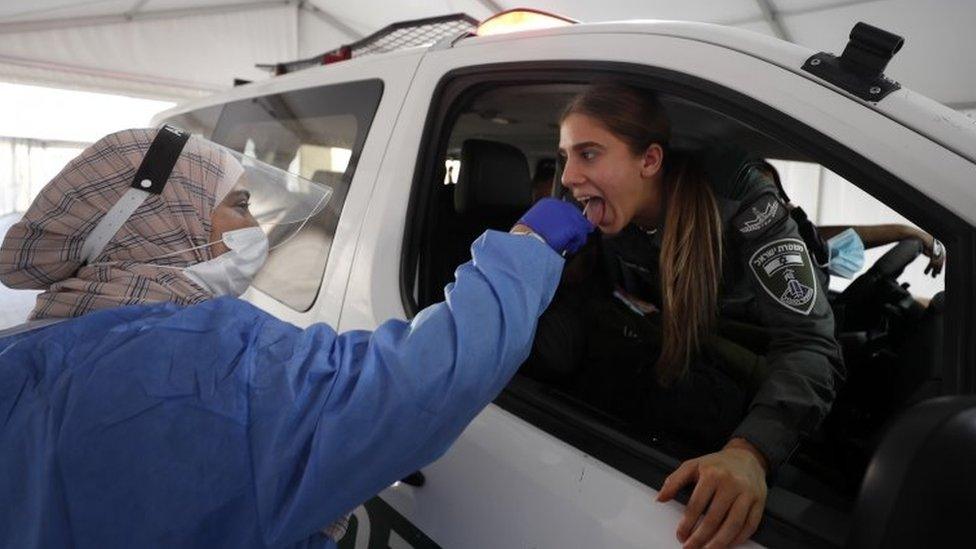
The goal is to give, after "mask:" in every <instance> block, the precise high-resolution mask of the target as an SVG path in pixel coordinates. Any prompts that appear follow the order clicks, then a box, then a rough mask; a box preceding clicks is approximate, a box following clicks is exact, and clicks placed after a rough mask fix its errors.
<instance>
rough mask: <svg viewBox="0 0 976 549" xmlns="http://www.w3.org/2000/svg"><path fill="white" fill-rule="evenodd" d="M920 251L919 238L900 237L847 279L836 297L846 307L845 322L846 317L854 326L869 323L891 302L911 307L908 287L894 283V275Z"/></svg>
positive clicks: (899, 305) (890, 305)
mask: <svg viewBox="0 0 976 549" xmlns="http://www.w3.org/2000/svg"><path fill="white" fill-rule="evenodd" d="M922 251H923V248H922V242H921V241H920V240H918V239H914V238H911V239H907V240H902V241H901V242H899V243H898V244H896V245H895V246H894V247H893V248H891V249H890V250H888V251H887V252H885V254H884V255H883V256H881V258H880V259H878V261H876V262H875V263H874V265H872V266H871V268H870V269H868V270H867V272H865V273H864V274H862V275H861V276H859V277H857V278H856V279H855V280H854V281H853V282H851V284H850V286H848V287H847V289H845V290H844V291H843V293H841V295H840V299H839V301H840V302H841V303H843V304H844V305H845V308H846V314H847V320H845V324H847V323H848V322H847V321H848V320H849V321H850V323H851V324H853V325H854V326H858V327H864V325H872V324H874V320H876V319H878V318H879V317H880V316H881V315H882V314H884V313H885V312H891V311H890V307H892V306H894V307H896V308H900V309H905V310H906V312H908V311H909V310H911V309H913V308H914V305H916V304H915V301H914V299H912V296H911V294H910V293H909V292H908V290H906V289H905V288H902V287H901V286H900V285H899V284H898V277H899V276H901V273H902V272H903V271H904V270H905V267H907V266H908V264H909V263H911V262H912V261H914V260H915V258H917V257H918V256H919V255H921V254H922ZM886 308H887V310H886Z"/></svg>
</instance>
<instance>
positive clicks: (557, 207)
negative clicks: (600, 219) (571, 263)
mask: <svg viewBox="0 0 976 549" xmlns="http://www.w3.org/2000/svg"><path fill="white" fill-rule="evenodd" d="M518 222H519V224H521V225H525V226H526V227H529V228H530V229H532V230H533V231H534V232H535V233H536V234H538V235H539V236H541V237H542V238H543V240H545V241H546V243H547V244H549V246H551V247H552V249H553V250H556V253H558V254H565V253H566V252H569V253H573V252H576V251H577V250H579V249H580V248H581V247H583V244H586V237H587V235H589V234H590V233H591V232H593V229H595V228H596V227H595V226H594V225H593V224H592V223H590V222H589V221H587V219H586V218H585V217H583V214H582V213H581V212H580V211H579V210H578V209H577V208H576V207H575V206H573V205H572V204H569V203H568V202H563V201H562V200H556V199H555V198H543V199H542V200H540V201H538V202H536V203H535V205H534V206H532V207H531V208H530V209H529V211H527V212H525V215H523V216H522V218H521V219H519V221H518Z"/></svg>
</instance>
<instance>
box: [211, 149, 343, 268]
mask: <svg viewBox="0 0 976 549" xmlns="http://www.w3.org/2000/svg"><path fill="white" fill-rule="evenodd" d="M214 146H216V147H219V148H220V149H222V150H223V151H224V152H225V153H226V154H227V155H229V156H230V157H231V158H232V159H233V162H236V163H237V166H235V169H236V168H237V167H238V166H239V170H240V176H239V178H238V179H237V180H236V181H234V182H230V181H228V182H227V183H229V185H228V186H227V188H226V189H218V199H219V200H223V198H224V197H226V195H227V194H230V193H240V192H243V193H246V195H247V203H248V208H247V209H248V211H249V212H250V214H251V216H252V217H253V218H254V220H255V221H256V222H257V224H258V226H259V227H261V229H262V230H263V231H264V233H265V234H266V235H267V237H268V247H269V249H270V250H272V251H273V250H275V249H276V248H279V247H281V246H284V245H285V244H287V243H288V242H289V241H291V240H292V239H293V238H294V237H295V236H296V235H297V234H298V233H299V232H301V231H302V229H304V228H305V227H306V225H308V223H309V220H311V219H312V218H314V217H315V216H316V215H318V214H319V213H321V212H322V211H323V210H324V209H325V207H326V205H327V204H328V203H329V199H330V198H331V197H332V193H333V190H332V188H330V187H328V186H325V185H322V184H320V183H316V182H314V181H309V180H308V179H305V178H303V177H301V176H299V175H296V174H293V173H291V172H287V171H285V170H282V169H280V168H277V167H275V166H272V165H270V164H267V163H265V162H262V161H260V160H257V159H255V158H252V157H249V156H245V155H243V154H241V153H239V152H237V151H234V150H231V149H228V148H226V147H223V146H221V145H214ZM230 175H231V176H232V177H231V178H233V175H234V174H233V173H231V174H230ZM231 178H229V179H231ZM221 194H223V196H220V195H221Z"/></svg>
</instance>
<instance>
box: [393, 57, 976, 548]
mask: <svg viewBox="0 0 976 549" xmlns="http://www.w3.org/2000/svg"><path fill="white" fill-rule="evenodd" d="M601 77H603V78H606V77H613V78H619V79H622V80H626V81H628V82H630V83H633V84H636V85H641V86H646V87H648V88H650V89H654V90H656V91H658V92H661V93H665V94H669V95H675V96H680V97H682V98H685V99H688V100H691V101H694V102H696V103H698V104H700V105H703V106H706V107H709V108H711V109H714V110H716V111H718V112H720V113H722V114H724V115H726V116H729V117H731V118H734V119H736V120H738V121H740V122H742V123H745V124H747V125H750V126H752V127H754V128H761V130H762V132H763V133H765V134H766V135H768V136H770V137H771V138H774V139H777V140H780V141H781V142H782V143H784V144H785V145H787V146H789V147H791V148H793V149H794V150H797V151H800V152H802V153H804V154H806V155H808V156H809V157H811V158H815V159H816V160H817V161H818V162H819V163H820V164H822V165H824V166H825V167H827V168H828V169H830V170H832V171H833V172H834V173H837V174H838V175H840V176H841V177H843V178H845V179H847V180H848V181H851V182H852V183H854V184H855V185H856V186H858V187H859V188H861V189H863V190H864V191H866V192H868V193H869V194H871V195H872V196H874V197H875V198H877V199H878V200H880V201H882V202H884V203H885V204H886V205H888V206H889V207H891V208H892V209H894V210H896V211H897V212H899V213H900V214H901V215H903V216H905V217H906V218H908V219H910V220H911V221H912V222H914V223H916V224H918V225H919V226H921V227H924V228H925V229H926V230H927V231H929V232H930V233H932V234H933V235H935V236H936V237H937V238H939V239H940V240H941V241H942V242H943V243H945V245H946V247H947V249H948V251H949V255H951V257H952V260H951V263H949V264H948V265H947V266H946V267H947V268H946V274H945V276H946V289H947V291H948V290H950V289H951V292H952V296H953V298H954V299H953V300H947V301H946V311H945V314H946V322H945V327H946V329H945V336H944V337H945V346H944V357H943V359H944V360H945V369H944V370H943V394H959V393H971V392H974V389H976V386H974V385H976V374H974V368H972V367H969V368H967V367H965V366H964V365H966V364H976V338H974V337H971V336H972V334H971V333H967V331H966V330H965V328H964V326H974V325H976V284H971V283H968V282H967V281H968V280H971V279H972V275H973V271H974V270H976V269H974V265H976V228H974V227H973V226H971V225H969V224H968V223H967V222H966V221H964V220H963V219H961V218H960V217H958V216H957V215H955V214H954V213H952V212H950V211H948V210H947V209H945V208H944V207H942V206H941V205H939V204H937V203H936V202H934V201H933V200H932V199H930V198H928V197H927V196H925V195H924V194H922V193H921V192H920V191H918V190H917V189H915V188H913V187H911V186H910V185H908V184H906V183H905V182H904V181H901V180H900V179H899V178H898V177H896V176H894V175H893V174H891V173H889V172H887V171H886V170H884V169H882V168H881V167H880V166H878V165H877V164H875V163H874V162H872V161H870V160H868V159H866V158H864V157H863V156H861V155H860V154H858V153H857V152H855V151H853V150H851V149H849V148H848V147H846V146H844V145H843V144H841V143H840V142H838V141H836V140H834V139H832V138H830V137H827V136H826V135H824V134H822V133H821V132H819V131H818V130H816V129H814V128H812V127H810V126H808V125H806V124H805V123H802V122H800V121H798V120H796V119H794V118H792V117H791V116H789V115H788V114H786V113H784V112H782V111H780V110H777V109H776V108H774V107H771V106H769V105H766V104H764V103H762V102H760V101H758V100H756V99H753V98H751V97H749V96H747V95H745V94H742V93H740V92H738V91H735V90H732V89H729V88H727V87H725V86H723V85H721V84H718V83H715V82H712V81H709V80H706V79H703V78H701V77H698V76H693V75H690V74H685V73H680V72H677V71H673V70H670V69H661V68H658V67H652V66H646V65H636V64H631V63H616V62H568V61H553V62H514V63H499V64H491V65H482V66H471V67H465V68H461V69H456V70H453V71H450V72H448V73H446V74H445V75H444V76H443V77H442V78H441V80H440V81H439V83H438V85H437V87H436V88H435V91H434V94H433V97H432V99H431V105H430V108H429V110H428V114H427V120H426V122H425V125H424V130H423V134H422V139H421V147H420V149H419V152H418V157H417V163H416V170H415V173H414V180H413V182H412V188H411V192H410V200H409V204H408V208H407V217H406V219H407V225H406V227H405V228H404V242H403V247H402V255H401V261H400V293H401V299H402V302H403V307H404V311H405V313H406V315H407V316H408V317H413V316H414V315H415V314H416V313H417V312H418V303H417V298H416V295H415V291H416V289H417V288H418V286H419V282H420V279H421V277H422V276H423V273H421V272H420V268H419V267H420V266H419V264H418V262H419V259H420V249H419V247H420V245H421V243H422V242H425V241H426V240H427V238H429V236H430V235H429V234H428V233H429V231H430V230H431V228H432V227H433V226H434V223H432V222H430V219H431V215H432V212H433V208H434V207H435V204H434V203H433V201H432V200H431V197H432V192H433V189H434V186H433V185H431V184H430V182H431V181H434V178H435V177H437V175H438V174H440V175H443V174H442V173H441V172H442V171H443V165H442V164H443V162H442V159H443V156H444V154H445V151H446V148H447V141H448V139H449V137H450V130H451V128H452V126H453V123H454V121H455V120H456V118H457V115H458V114H459V112H460V111H461V109H462V108H463V106H464V104H465V103H466V100H468V99H470V98H471V97H472V96H474V95H477V94H479V93H481V92H483V91H485V90H487V89H490V88H494V87H504V86H511V85H531V84H548V83H587V82H592V81H594V80H595V79H598V78H601ZM797 78H802V77H801V76H797ZM439 163H440V164H441V165H440V166H438V164H439ZM947 295H948V294H947ZM969 332H972V330H969ZM529 382H531V380H525V379H519V376H516V379H515V380H514V381H513V382H512V383H511V384H510V385H509V386H508V387H507V388H506V389H505V390H504V391H503V392H502V394H501V395H500V396H499V397H498V399H496V401H495V404H497V405H498V406H500V407H502V408H503V409H505V410H506V411H508V412H510V413H512V414H515V415H516V416H518V417H519V418H521V419H523V420H525V421H527V422H529V423H531V424H532V425H534V426H536V427H537V428H539V429H541V430H543V431H545V432H547V433H549V434H551V435H553V436H555V437H557V438H559V439H560V440H562V441H564V442H566V443H567V444H570V445H572V446H573V447H575V448H577V449H579V450H580V451H583V452H585V453H587V454H589V455H592V456H594V457H596V458H598V459H600V460H601V461H603V462H605V463H607V464H609V465H611V466H612V467H614V468H615V469H617V470H619V471H620V472H622V473H624V474H626V475H628V476H630V477H631V478H633V479H635V480H637V481H639V482H641V483H643V484H645V485H647V486H649V487H651V488H653V489H655V490H659V489H660V487H661V485H662V483H663V481H664V479H665V478H666V477H667V475H668V474H670V473H671V472H672V471H673V470H674V469H675V468H676V467H677V466H678V460H677V459H675V458H673V457H671V456H669V455H668V454H666V453H665V452H663V451H660V450H659V449H656V448H654V447H651V446H649V445H647V444H645V443H643V442H641V441H637V440H635V439H633V438H631V437H629V436H626V435H623V434H622V433H620V432H618V431H616V430H614V429H613V428H611V427H608V426H606V425H604V424H601V423H600V421H599V420H596V419H594V418H593V416H592V415H589V414H586V413H583V412H581V411H579V410H576V409H573V406H572V405H570V404H565V405H562V404H561V403H560V402H559V399H558V398H548V397H546V396H540V394H539V393H538V391H535V390H533V389H532V388H531V387H530V386H529V385H531V383H529ZM689 496H690V491H687V490H686V491H685V493H683V494H681V495H679V497H678V499H679V501H682V502H683V503H685V502H687V498H688V497H689ZM809 503H810V502H808V500H806V499H805V498H802V497H800V496H798V495H796V494H793V493H792V492H789V491H787V490H782V489H781V490H779V491H778V492H777V491H776V490H775V485H771V486H770V497H769V500H768V501H767V509H766V515H765V517H764V520H763V524H762V525H761V527H760V529H759V530H758V531H757V533H756V535H755V536H754V537H753V539H754V540H756V541H758V542H760V543H763V544H764V545H769V546H775V547H779V546H796V545H798V544H800V545H804V546H806V545H815V546H820V545H829V546H838V545H842V544H843V543H844V541H845V538H846V534H847V527H846V524H847V521H849V516H848V515H844V514H842V513H840V512H836V513H835V514H836V516H831V515H832V514H831V512H832V511H834V510H833V509H832V508H829V507H826V506H821V507H823V508H824V509H823V510H824V513H820V514H818V516H819V518H820V520H814V521H811V520H809V518H808V512H807V511H808V509H807V507H806V505H808V504H809ZM838 522H843V523H844V524H845V525H844V526H841V527H838V524H837V523H838Z"/></svg>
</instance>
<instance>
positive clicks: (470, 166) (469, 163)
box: [433, 139, 532, 289]
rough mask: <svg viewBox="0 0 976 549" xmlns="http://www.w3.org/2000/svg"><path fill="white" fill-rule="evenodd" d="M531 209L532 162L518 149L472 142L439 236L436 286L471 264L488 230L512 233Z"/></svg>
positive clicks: (464, 150)
mask: <svg viewBox="0 0 976 549" xmlns="http://www.w3.org/2000/svg"><path fill="white" fill-rule="evenodd" d="M531 205H532V183H531V179H530V178H529V162H528V160H527V159H526V157H525V154H523V153H522V151H520V150H519V149H518V148H516V147H514V146H512V145H508V144H505V143H499V142H497V141H488V140H484V139H468V140H467V141H465V142H464V144H463V145H461V169H460V171H459V172H458V180H457V185H455V188H454V212H453V215H449V216H447V217H448V218H449V219H446V220H445V222H443V223H441V224H440V231H439V232H440V233H441V234H439V235H435V237H434V240H435V242H437V241H439V242H440V243H441V246H439V249H440V251H441V253H439V254H437V256H438V259H437V260H436V261H437V264H438V266H437V268H436V269H435V276H434V279H433V284H435V285H436V286H435V287H436V288H438V289H440V288H443V287H444V285H445V284H447V283H448V282H450V281H451V280H453V279H454V270H455V269H457V267H458V265H460V264H462V263H464V262H465V261H468V260H469V259H471V243H472V242H473V241H474V240H475V239H476V238H478V237H479V236H481V234H482V233H484V232H485V230H487V229H495V230H498V231H508V230H509V229H511V228H512V225H514V224H515V222H516V221H518V219H519V218H520V217H521V216H522V214H523V213H525V211H526V210H527V209H528V208H529V206H531Z"/></svg>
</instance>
